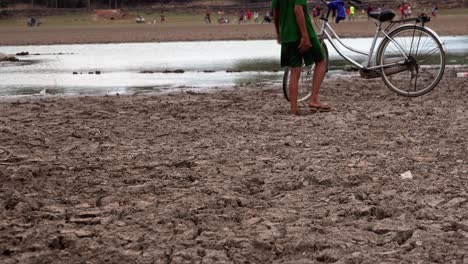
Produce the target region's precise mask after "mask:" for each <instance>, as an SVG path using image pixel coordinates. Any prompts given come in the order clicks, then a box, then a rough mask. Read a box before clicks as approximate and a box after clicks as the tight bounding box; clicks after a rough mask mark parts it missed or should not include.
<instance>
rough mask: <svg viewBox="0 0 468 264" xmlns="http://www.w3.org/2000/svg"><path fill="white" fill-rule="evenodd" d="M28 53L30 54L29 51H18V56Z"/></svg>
mask: <svg viewBox="0 0 468 264" xmlns="http://www.w3.org/2000/svg"><path fill="white" fill-rule="evenodd" d="M27 55H29V52H28V51H22V52H18V53H16V56H27Z"/></svg>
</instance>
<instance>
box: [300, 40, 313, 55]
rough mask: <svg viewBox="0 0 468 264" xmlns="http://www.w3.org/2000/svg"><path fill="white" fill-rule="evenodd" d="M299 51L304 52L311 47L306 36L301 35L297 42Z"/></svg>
mask: <svg viewBox="0 0 468 264" xmlns="http://www.w3.org/2000/svg"><path fill="white" fill-rule="evenodd" d="M298 48H299V52H300V53H305V52H306V51H308V50H309V49H310V48H312V44H310V39H309V38H308V37H301V42H300V43H299V47H298Z"/></svg>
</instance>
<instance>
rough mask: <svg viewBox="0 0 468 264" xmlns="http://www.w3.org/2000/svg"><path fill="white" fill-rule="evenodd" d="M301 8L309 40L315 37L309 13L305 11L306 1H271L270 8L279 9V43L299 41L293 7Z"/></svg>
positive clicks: (299, 32)
mask: <svg viewBox="0 0 468 264" xmlns="http://www.w3.org/2000/svg"><path fill="white" fill-rule="evenodd" d="M296 5H300V6H302V8H303V10H304V17H305V23H306V28H307V32H308V33H309V38H312V37H315V36H316V34H315V30H314V28H313V27H312V22H310V17H309V12H308V11H307V1H306V0H272V1H271V7H272V9H273V10H278V9H279V16H280V36H281V43H289V42H296V41H300V40H301V31H300V30H299V26H298V25H297V22H296V14H295V13H294V7H295V6H296Z"/></svg>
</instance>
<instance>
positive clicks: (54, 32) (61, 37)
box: [0, 15, 468, 51]
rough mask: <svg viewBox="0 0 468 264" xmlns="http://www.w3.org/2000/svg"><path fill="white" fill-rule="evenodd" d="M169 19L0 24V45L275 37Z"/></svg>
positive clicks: (445, 26)
mask: <svg viewBox="0 0 468 264" xmlns="http://www.w3.org/2000/svg"><path fill="white" fill-rule="evenodd" d="M168 21H169V22H168V23H167V24H165V25H159V24H157V25H148V24H145V25H140V24H116V25H108V24H107V25H99V24H96V25H74V26H58V25H55V26H48V25H47V21H46V20H45V21H43V23H44V24H43V25H41V26H40V27H37V28H28V27H26V26H24V27H18V26H14V27H13V26H2V27H0V36H1V38H0V45H43V44H82V43H119V42H162V41H192V40H250V39H275V32H274V27H273V25H272V24H265V25H258V24H256V25H255V24H253V25H204V24H201V23H200V24H198V23H188V24H187V23H180V24H171V22H170V17H169V18H168ZM465 21H466V16H464V15H446V16H440V17H438V18H437V19H433V21H431V22H430V23H429V24H428V26H430V27H431V28H432V29H434V30H435V31H436V32H437V33H439V34H440V35H468V27H463V26H460V25H464V24H465ZM200 22H201V18H200ZM335 29H336V31H337V32H338V33H339V34H340V35H341V36H343V37H368V36H372V35H373V34H374V33H375V25H374V24H373V23H372V22H368V21H367V20H365V21H364V20H361V21H358V22H353V23H341V24H339V25H336V27H335ZM0 51H1V50H0Z"/></svg>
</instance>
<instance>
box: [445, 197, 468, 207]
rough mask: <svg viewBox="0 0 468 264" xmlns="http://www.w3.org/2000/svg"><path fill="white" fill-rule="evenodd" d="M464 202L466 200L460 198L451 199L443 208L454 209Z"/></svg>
mask: <svg viewBox="0 0 468 264" xmlns="http://www.w3.org/2000/svg"><path fill="white" fill-rule="evenodd" d="M464 202H466V198H462V197H458V198H453V199H452V200H450V201H448V203H446V204H445V207H455V206H458V205H459V204H461V203H464Z"/></svg>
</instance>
